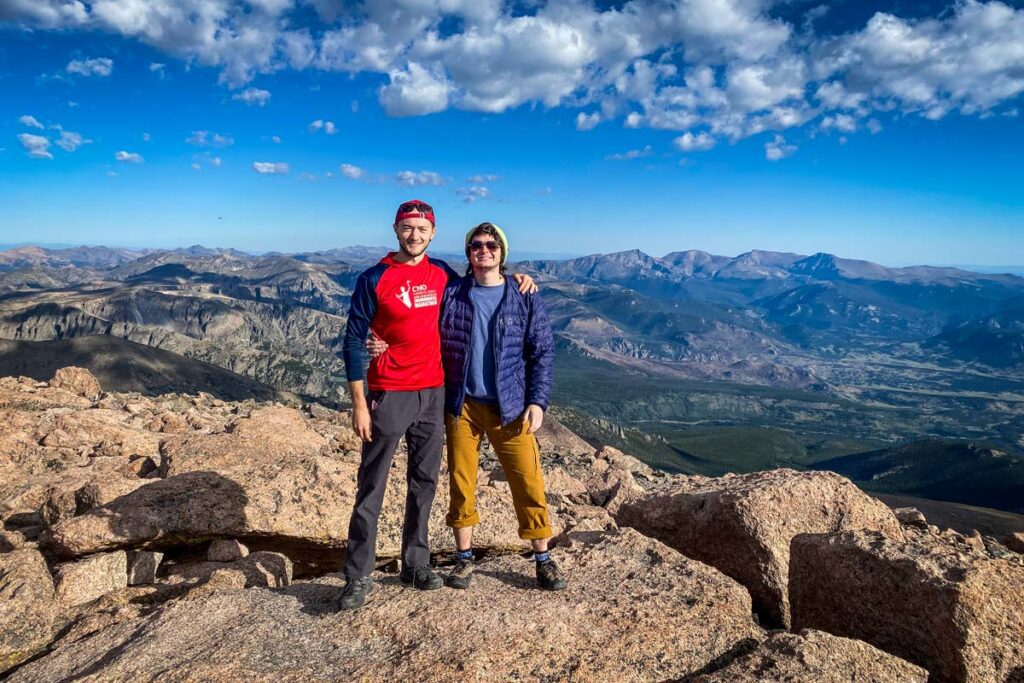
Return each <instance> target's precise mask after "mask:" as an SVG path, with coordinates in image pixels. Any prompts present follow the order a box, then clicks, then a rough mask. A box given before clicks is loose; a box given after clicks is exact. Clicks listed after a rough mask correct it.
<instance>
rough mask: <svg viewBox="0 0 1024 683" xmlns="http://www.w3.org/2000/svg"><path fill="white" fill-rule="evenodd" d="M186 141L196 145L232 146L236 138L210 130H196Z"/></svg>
mask: <svg viewBox="0 0 1024 683" xmlns="http://www.w3.org/2000/svg"><path fill="white" fill-rule="evenodd" d="M185 142H187V143H188V144H190V145H195V146H196V147H230V146H231V145H233V144H235V139H234V138H232V137H231V136H230V135H221V134H219V133H212V132H210V131H208V130H194V131H192V135H191V136H189V137H188V138H186V139H185Z"/></svg>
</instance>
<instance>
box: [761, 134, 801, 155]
mask: <svg viewBox="0 0 1024 683" xmlns="http://www.w3.org/2000/svg"><path fill="white" fill-rule="evenodd" d="M795 152H796V146H795V145H787V144H786V139H785V138H784V137H782V136H781V135H776V136H775V137H774V138H772V141H771V142H767V143H765V145H764V158H765V159H767V160H768V161H779V160H781V159H785V158H786V157H788V156H792V155H793V154H794V153H795Z"/></svg>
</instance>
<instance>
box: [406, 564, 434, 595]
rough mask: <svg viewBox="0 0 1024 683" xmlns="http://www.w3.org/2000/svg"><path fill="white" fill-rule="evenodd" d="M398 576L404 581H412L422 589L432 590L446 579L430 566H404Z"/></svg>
mask: <svg viewBox="0 0 1024 683" xmlns="http://www.w3.org/2000/svg"><path fill="white" fill-rule="evenodd" d="M398 578H399V579H401V580H402V583H411V584H412V585H413V586H415V587H416V588H419V589H420V590H421V591H432V590H434V589H435V588H440V587H441V586H443V585H444V580H443V579H441V577H440V576H438V575H437V572H435V571H434V570H433V569H431V568H430V567H402V573H401V574H399V575H398Z"/></svg>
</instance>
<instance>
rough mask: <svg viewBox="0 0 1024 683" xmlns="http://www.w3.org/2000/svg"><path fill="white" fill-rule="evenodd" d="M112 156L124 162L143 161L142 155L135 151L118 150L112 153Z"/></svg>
mask: <svg viewBox="0 0 1024 683" xmlns="http://www.w3.org/2000/svg"><path fill="white" fill-rule="evenodd" d="M114 158H115V159H117V160H118V161H120V162H123V163H126V164H141V163H142V162H143V158H142V155H141V154H139V153H137V152H125V151H120V152H117V153H116V154H114Z"/></svg>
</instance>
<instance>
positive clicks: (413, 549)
mask: <svg viewBox="0 0 1024 683" xmlns="http://www.w3.org/2000/svg"><path fill="white" fill-rule="evenodd" d="M370 400H371V403H370V414H371V417H372V421H373V432H372V440H371V441H370V443H364V444H363V453H362V459H361V460H360V462H359V474H358V477H357V480H356V502H355V508H354V509H353V510H352V518H351V520H350V521H349V524H348V551H347V553H346V555H345V570H344V571H345V577H346V578H349V579H358V578H362V577H364V576H367V575H369V574H370V572H372V571H373V566H374V561H375V559H376V550H377V520H378V518H379V517H380V510H381V506H382V505H383V503H384V489H385V487H386V486H387V482H388V473H389V472H390V471H391V462H392V461H393V460H394V457H395V449H396V448H397V447H398V442H399V440H400V439H401V438H402V436H403V435H404V436H405V444H406V446H407V447H408V449H409V467H408V470H407V471H406V476H405V479H406V483H407V484H408V491H407V492H406V496H405V523H404V524H403V525H402V563H403V565H404V566H406V567H423V566H426V565H429V564H430V546H429V542H428V538H427V522H428V520H429V518H430V506H431V504H433V502H434V491H435V489H437V475H438V471H439V470H440V468H441V446H442V442H443V439H444V387H435V388H433V389H421V390H420V391H387V392H370Z"/></svg>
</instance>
